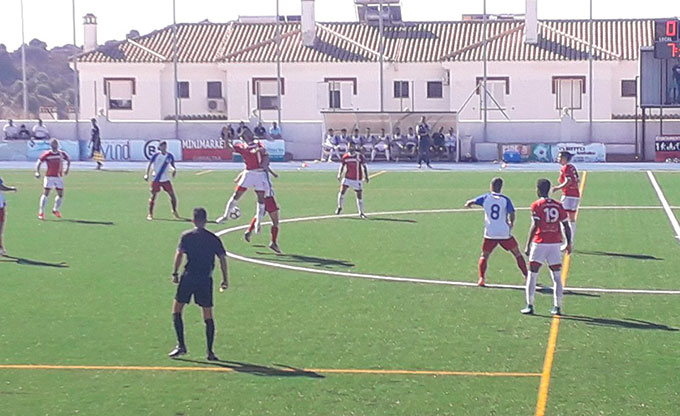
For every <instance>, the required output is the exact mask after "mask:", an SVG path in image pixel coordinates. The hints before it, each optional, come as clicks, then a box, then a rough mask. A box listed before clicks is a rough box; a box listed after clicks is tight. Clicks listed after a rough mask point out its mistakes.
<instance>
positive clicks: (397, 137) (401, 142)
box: [390, 127, 406, 162]
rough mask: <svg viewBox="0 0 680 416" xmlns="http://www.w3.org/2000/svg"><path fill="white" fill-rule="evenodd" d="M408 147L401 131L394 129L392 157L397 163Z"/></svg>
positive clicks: (397, 128)
mask: <svg viewBox="0 0 680 416" xmlns="http://www.w3.org/2000/svg"><path fill="white" fill-rule="evenodd" d="M405 145H406V138H405V137H404V136H403V135H402V134H401V129H400V128H399V127H395V128H394V133H392V141H391V143H390V147H391V151H392V157H393V158H394V160H395V162H399V156H401V153H402V152H403V151H404V146H405Z"/></svg>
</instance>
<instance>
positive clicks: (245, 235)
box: [243, 216, 257, 243]
mask: <svg viewBox="0 0 680 416" xmlns="http://www.w3.org/2000/svg"><path fill="white" fill-rule="evenodd" d="M255 222H257V217H256V216H253V219H251V220H250V225H248V229H247V230H246V232H245V233H243V238H244V239H245V240H246V241H247V242H248V243H250V238H251V236H252V235H253V230H254V229H255Z"/></svg>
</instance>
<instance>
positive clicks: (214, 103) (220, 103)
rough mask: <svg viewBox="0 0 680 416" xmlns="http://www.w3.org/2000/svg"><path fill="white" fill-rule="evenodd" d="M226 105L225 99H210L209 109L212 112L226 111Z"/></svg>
mask: <svg viewBox="0 0 680 416" xmlns="http://www.w3.org/2000/svg"><path fill="white" fill-rule="evenodd" d="M225 107H226V106H225V104H224V100H219V99H211V100H208V111H209V112H211V113H224V109H225Z"/></svg>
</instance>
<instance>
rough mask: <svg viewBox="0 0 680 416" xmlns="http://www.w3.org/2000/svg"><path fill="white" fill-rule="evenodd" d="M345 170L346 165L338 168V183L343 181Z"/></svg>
mask: <svg viewBox="0 0 680 416" xmlns="http://www.w3.org/2000/svg"><path fill="white" fill-rule="evenodd" d="M343 170H345V164H344V163H341V164H340V167H339V168H338V181H339V180H341V179H342V171H343Z"/></svg>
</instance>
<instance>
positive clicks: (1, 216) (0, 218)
mask: <svg viewBox="0 0 680 416" xmlns="http://www.w3.org/2000/svg"><path fill="white" fill-rule="evenodd" d="M0 222H5V207H2V208H0Z"/></svg>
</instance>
